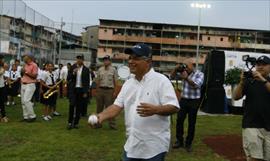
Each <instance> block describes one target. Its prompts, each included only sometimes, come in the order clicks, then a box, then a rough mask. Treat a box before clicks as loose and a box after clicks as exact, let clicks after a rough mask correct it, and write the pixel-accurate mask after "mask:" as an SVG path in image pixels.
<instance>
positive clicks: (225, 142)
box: [203, 135, 246, 161]
mask: <svg viewBox="0 0 270 161" xmlns="http://www.w3.org/2000/svg"><path fill="white" fill-rule="evenodd" d="M203 142H204V143H205V144H207V145H208V146H209V147H210V148H211V149H213V151H214V152H215V153H217V154H218V155H221V156H223V157H224V158H226V159H229V160H230V161H245V160H246V158H245V153H244V151H243V146H242V137H241V136H239V135H218V136H209V137H206V138H204V139H203Z"/></svg>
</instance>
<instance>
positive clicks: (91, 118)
mask: <svg viewBox="0 0 270 161" xmlns="http://www.w3.org/2000/svg"><path fill="white" fill-rule="evenodd" d="M88 123H89V124H91V125H95V124H97V123H98V118H97V116H96V115H90V116H89V118H88Z"/></svg>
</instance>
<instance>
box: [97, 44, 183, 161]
mask: <svg viewBox="0 0 270 161" xmlns="http://www.w3.org/2000/svg"><path fill="white" fill-rule="evenodd" d="M125 53H126V54H129V55H130V57H129V60H128V63H129V68H130V71H131V73H133V74H134V76H132V77H131V78H130V79H128V80H127V81H126V82H125V83H124V85H123V86H122V88H121V91H120V93H119V95H118V96H117V98H116V100H115V101H114V104H113V105H111V106H109V107H108V108H107V109H106V110H104V111H103V112H102V113H99V114H98V116H97V117H98V123H99V124H101V123H102V122H103V121H105V120H108V119H111V118H114V117H116V116H117V115H119V114H120V112H121V111H122V110H124V112H125V125H126V135H127V141H126V144H125V146H124V155H123V161H138V160H139V161H146V160H147V161H164V160H165V155H166V153H167V152H168V150H169V144H170V134H171V133H170V115H171V114H173V113H176V112H178V110H179V104H178V100H177V97H176V94H175V92H174V89H173V86H172V84H171V82H170V81H169V79H168V78H167V77H165V76H164V75H162V74H160V73H157V72H155V71H154V69H153V68H152V58H151V50H150V48H149V47H148V46H147V45H145V44H138V45H135V46H134V47H133V48H128V49H126V50H125Z"/></svg>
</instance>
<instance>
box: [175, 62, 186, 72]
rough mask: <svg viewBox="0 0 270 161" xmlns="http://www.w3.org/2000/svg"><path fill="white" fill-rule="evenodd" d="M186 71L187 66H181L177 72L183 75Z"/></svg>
mask: <svg viewBox="0 0 270 161" xmlns="http://www.w3.org/2000/svg"><path fill="white" fill-rule="evenodd" d="M186 69H187V65H186V64H180V66H179V67H178V68H177V69H176V72H179V73H182V72H183V71H185V70H186Z"/></svg>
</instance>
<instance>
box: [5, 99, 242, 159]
mask: <svg viewBox="0 0 270 161" xmlns="http://www.w3.org/2000/svg"><path fill="white" fill-rule="evenodd" d="M6 109H7V115H8V117H9V119H10V122H9V123H0V161H119V160H120V158H121V155H122V151H123V145H124V143H125V128H124V121H123V115H121V116H119V117H118V118H117V126H118V130H116V131H113V130H110V129H109V127H108V124H107V123H106V124H104V126H103V128H102V129H91V128H89V127H88V126H87V124H86V121H87V118H82V119H81V121H80V126H79V129H74V130H70V131H68V130H66V124H67V111H68V102H67V100H66V99H60V100H59V101H58V111H59V112H61V114H62V116H60V117H54V118H53V120H52V121H50V122H45V121H43V120H42V118H41V115H42V109H43V107H42V106H41V105H40V104H38V105H37V106H36V107H35V111H36V113H37V115H38V116H39V117H38V119H37V121H36V122H34V123H25V122H20V120H21V119H22V117H21V115H22V110H21V106H20V104H18V105H16V106H15V107H6ZM94 109H95V103H94V101H93V102H92V104H91V105H89V106H88V113H91V112H92V111H94ZM175 118H176V116H174V117H173V119H174V121H173V125H172V131H173V133H172V136H173V137H172V141H174V140H175V139H174V138H175V137H174V136H175V133H174V131H175V128H174V127H175ZM196 130H197V131H196V138H195V142H194V146H193V147H194V151H193V152H192V153H191V154H189V153H187V152H186V151H185V150H183V149H178V150H174V149H173V150H171V151H170V152H169V154H168V156H167V159H166V160H167V161H224V160H225V159H223V158H222V157H220V156H218V155H217V154H214V153H213V152H212V150H211V149H209V148H208V147H207V146H206V145H205V144H204V143H202V139H203V138H204V137H206V136H210V135H219V134H240V133H241V117H240V116H199V117H198V120H197V129H196Z"/></svg>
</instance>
